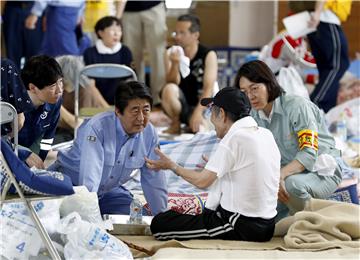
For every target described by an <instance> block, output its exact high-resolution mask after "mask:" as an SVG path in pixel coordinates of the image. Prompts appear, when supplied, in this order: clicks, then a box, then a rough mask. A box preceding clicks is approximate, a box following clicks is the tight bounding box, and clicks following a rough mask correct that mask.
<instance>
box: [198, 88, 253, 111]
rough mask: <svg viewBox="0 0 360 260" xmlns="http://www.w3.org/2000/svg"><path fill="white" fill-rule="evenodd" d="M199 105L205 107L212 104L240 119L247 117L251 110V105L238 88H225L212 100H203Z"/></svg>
mask: <svg viewBox="0 0 360 260" xmlns="http://www.w3.org/2000/svg"><path fill="white" fill-rule="evenodd" d="M200 103H201V105H203V106H207V105H209V104H211V103H213V104H214V105H215V106H218V107H221V108H223V109H224V110H225V111H228V112H231V113H233V114H235V115H238V116H240V118H242V117H245V116H248V115H249V113H250V110H251V104H250V101H249V99H248V97H247V96H246V95H245V93H244V92H242V91H241V90H240V89H238V88H234V87H226V88H223V89H221V90H220V91H219V92H218V93H217V94H216V95H215V97H213V98H203V99H201V101H200Z"/></svg>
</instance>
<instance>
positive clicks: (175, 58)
mask: <svg viewBox="0 0 360 260" xmlns="http://www.w3.org/2000/svg"><path fill="white" fill-rule="evenodd" d="M180 58H181V55H180V51H179V50H175V51H172V52H171V53H170V55H169V60H170V61H171V62H172V63H180Z"/></svg>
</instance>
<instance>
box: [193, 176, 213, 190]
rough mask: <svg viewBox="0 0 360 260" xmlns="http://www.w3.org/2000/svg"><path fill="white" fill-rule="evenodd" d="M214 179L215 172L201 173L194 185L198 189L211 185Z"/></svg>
mask: <svg viewBox="0 0 360 260" xmlns="http://www.w3.org/2000/svg"><path fill="white" fill-rule="evenodd" d="M215 179H216V174H215V173H202V174H201V176H200V178H199V179H197V181H196V182H195V183H194V185H195V186H196V187H197V188H199V189H206V188H208V187H209V186H211V184H213V182H214V181H215Z"/></svg>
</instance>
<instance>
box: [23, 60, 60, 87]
mask: <svg viewBox="0 0 360 260" xmlns="http://www.w3.org/2000/svg"><path fill="white" fill-rule="evenodd" d="M62 77H63V73H62V70H61V67H60V65H59V63H58V62H57V61H56V60H55V59H54V58H52V57H50V56H47V55H38V56H33V57H31V58H30V59H29V60H28V61H27V62H26V63H25V65H24V68H23V69H22V71H21V79H22V81H23V82H24V85H25V87H26V89H29V84H30V83H32V84H34V85H35V86H36V87H37V88H38V89H43V88H45V87H46V86H50V85H52V84H54V83H56V81H57V80H58V79H60V78H62Z"/></svg>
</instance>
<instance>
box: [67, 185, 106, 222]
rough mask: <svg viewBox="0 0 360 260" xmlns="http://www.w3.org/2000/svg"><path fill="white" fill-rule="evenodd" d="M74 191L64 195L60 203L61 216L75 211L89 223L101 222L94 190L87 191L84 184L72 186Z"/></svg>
mask: <svg viewBox="0 0 360 260" xmlns="http://www.w3.org/2000/svg"><path fill="white" fill-rule="evenodd" d="M74 191H75V194H73V195H70V196H67V197H65V198H64V200H63V202H62V203H61V205H60V215H61V217H65V216H67V215H69V214H70V213H72V212H77V213H79V215H80V216H81V218H82V219H83V220H86V221H89V222H90V223H102V222H103V221H102V218H101V213H100V208H99V200H98V196H97V194H96V192H89V191H88V189H87V188H86V187H85V186H77V187H74Z"/></svg>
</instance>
